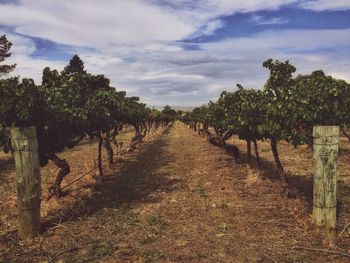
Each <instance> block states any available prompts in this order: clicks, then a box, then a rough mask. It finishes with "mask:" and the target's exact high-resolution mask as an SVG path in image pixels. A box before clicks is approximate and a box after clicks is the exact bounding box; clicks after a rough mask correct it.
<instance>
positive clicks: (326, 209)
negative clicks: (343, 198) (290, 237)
mask: <svg viewBox="0 0 350 263" xmlns="http://www.w3.org/2000/svg"><path fill="white" fill-rule="evenodd" d="M313 136H314V162H315V164H314V165H315V174H314V194H313V212H312V214H313V221H314V223H315V225H316V226H325V227H326V228H327V234H328V237H330V238H331V239H333V238H334V237H335V234H336V226H337V218H336V216H337V158H338V151H339V127H338V126H315V127H314V130H313Z"/></svg>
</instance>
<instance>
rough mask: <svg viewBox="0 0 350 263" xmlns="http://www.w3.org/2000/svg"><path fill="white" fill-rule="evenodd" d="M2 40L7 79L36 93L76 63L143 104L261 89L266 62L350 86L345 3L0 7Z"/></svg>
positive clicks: (185, 0) (157, 1)
mask: <svg viewBox="0 0 350 263" xmlns="http://www.w3.org/2000/svg"><path fill="white" fill-rule="evenodd" d="M3 34H6V35H7V38H8V39H9V40H10V41H11V42H12V43H13V47H12V49H11V51H12V56H11V57H10V58H9V59H8V60H7V61H6V62H7V63H8V64H9V63H12V62H13V63H17V67H16V69H15V71H14V72H12V73H11V74H12V75H19V76H21V77H30V78H33V79H34V80H35V82H36V83H37V84H40V82H41V76H42V70H43V68H44V67H46V66H49V67H50V68H51V69H58V70H62V69H63V67H64V66H65V65H67V64H68V62H69V60H70V58H71V57H72V56H73V55H74V54H78V55H79V56H80V57H81V58H82V60H83V61H84V63H85V68H86V70H87V71H89V72H91V73H94V74H104V75H106V76H107V77H108V78H110V79H111V83H112V85H113V86H114V87H116V89H117V90H125V91H127V94H128V95H130V96H139V97H140V98H141V101H143V102H145V103H147V104H149V105H165V104H169V105H174V106H199V105H202V104H204V103H207V102H209V100H215V99H216V98H217V97H218V96H219V94H220V92H221V91H223V90H227V91H233V90H234V89H235V87H236V83H240V84H241V85H242V86H244V87H246V88H255V89H261V88H262V87H263V85H264V83H265V82H266V79H267V78H268V75H269V72H268V71H267V69H265V68H263V66H262V63H263V62H264V61H265V60H267V59H269V58H272V59H278V60H289V61H290V63H292V64H293V65H294V66H295V67H296V68H297V72H296V74H309V73H311V72H312V71H314V70H318V69H322V70H324V71H325V73H326V74H328V75H332V76H334V77H335V78H339V79H344V80H346V81H348V82H350V0H299V1H296V0H192V1H190V0H100V1H95V0H60V1H53V0H0V35H3Z"/></svg>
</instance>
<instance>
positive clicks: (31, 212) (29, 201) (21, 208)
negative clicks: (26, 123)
mask: <svg viewBox="0 0 350 263" xmlns="http://www.w3.org/2000/svg"><path fill="white" fill-rule="evenodd" d="M10 134H11V145H12V148H13V151H14V158H15V163H16V178H17V205H18V237H19V238H20V239H28V238H33V237H35V236H37V235H38V233H39V230H40V188H41V186H40V167H39V154H38V141H37V138H36V129H35V127H23V128H11V130H10Z"/></svg>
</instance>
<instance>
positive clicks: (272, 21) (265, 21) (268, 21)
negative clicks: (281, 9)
mask: <svg viewBox="0 0 350 263" xmlns="http://www.w3.org/2000/svg"><path fill="white" fill-rule="evenodd" d="M251 20H252V21H253V22H254V23H256V24H258V25H281V24H286V23H288V20H287V19H284V18H281V17H274V18H265V17H263V16H258V15H253V16H252V18H251Z"/></svg>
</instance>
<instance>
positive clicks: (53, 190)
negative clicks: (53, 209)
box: [49, 154, 70, 197]
mask: <svg viewBox="0 0 350 263" xmlns="http://www.w3.org/2000/svg"><path fill="white" fill-rule="evenodd" d="M49 159H50V160H51V161H52V162H53V164H54V165H56V166H57V167H58V168H59V169H58V172H57V175H56V179H55V183H54V184H53V185H52V186H51V187H50V188H49V193H50V195H55V196H56V197H60V196H61V194H62V193H61V183H62V180H63V178H64V177H65V176H67V175H68V174H69V173H70V167H69V164H68V163H67V161H66V160H65V159H61V158H59V157H58V156H57V155H56V154H52V155H50V157H49Z"/></svg>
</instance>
